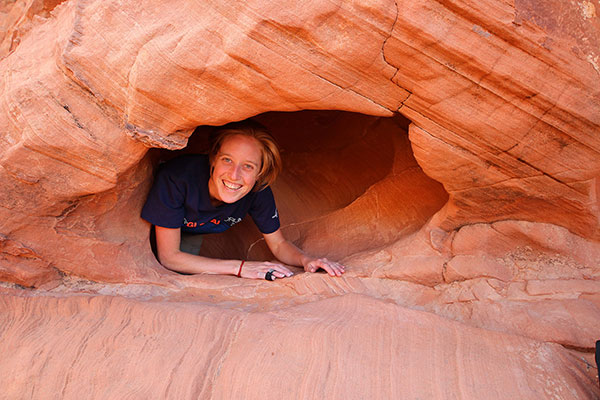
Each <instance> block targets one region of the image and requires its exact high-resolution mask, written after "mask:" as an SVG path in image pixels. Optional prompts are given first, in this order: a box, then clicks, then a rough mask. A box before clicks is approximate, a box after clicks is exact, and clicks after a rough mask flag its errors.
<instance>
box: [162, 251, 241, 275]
mask: <svg viewBox="0 0 600 400" xmlns="http://www.w3.org/2000/svg"><path fill="white" fill-rule="evenodd" d="M159 261H160V263H161V264H162V265H163V266H164V267H165V268H168V269H170V270H172V271H176V272H182V273H185V274H199V273H206V274H223V275H237V273H238V271H239V267H240V264H241V260H220V259H215V258H208V257H202V256H197V255H193V254H188V253H185V252H183V251H173V252H171V253H168V254H160V252H159Z"/></svg>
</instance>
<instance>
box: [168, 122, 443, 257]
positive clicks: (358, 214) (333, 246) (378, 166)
mask: <svg viewBox="0 0 600 400" xmlns="http://www.w3.org/2000/svg"><path fill="white" fill-rule="evenodd" d="M254 119H256V120H257V121H259V122H260V123H262V124H263V125H265V126H266V127H267V128H269V130H270V131H271V133H272V134H273V136H274V137H275V139H276V140H277V142H278V144H279V145H280V148H281V155H282V158H283V165H284V169H283V172H282V173H281V175H280V176H279V177H278V179H277V181H276V182H275V184H274V185H273V186H272V189H273V193H274V194H275V200H276V202H277V207H278V210H279V216H280V220H281V229H282V231H283V233H284V235H285V237H286V238H287V239H289V240H291V241H293V242H294V243H296V244H297V245H298V246H300V247H301V248H302V249H304V250H305V251H307V252H308V253H310V254H313V255H317V256H321V257H329V258H332V259H336V260H341V259H343V258H344V257H346V256H348V255H351V254H356V253H359V252H362V251H365V250H371V249H376V248H379V247H382V246H385V245H387V244H390V243H391V242H394V241H396V240H398V239H400V238H402V237H403V236H406V235H408V234H411V233H413V232H415V231H417V230H418V229H419V228H420V227H422V226H423V225H424V224H425V222H427V220H428V219H429V218H430V217H431V216H432V215H433V214H434V213H435V212H437V211H438V210H439V209H440V208H441V207H442V206H443V205H444V204H445V203H446V201H447V200H448V194H447V193H446V192H445V190H444V188H443V187H442V185H441V184H440V183H438V182H436V181H434V180H433V179H431V178H429V177H428V176H426V175H425V173H424V172H423V171H422V170H421V168H420V167H419V165H418V164H417V162H416V160H415V158H414V156H413V152H412V149H411V146H410V142H409V140H408V133H407V131H408V124H409V123H410V121H409V120H407V119H406V118H404V117H403V116H401V115H396V116H394V117H392V118H384V117H373V116H368V115H363V114H357V113H351V112H344V111H298V112H268V113H265V114H261V115H258V116H256V117H254ZM212 129H213V127H205V126H203V127H198V128H197V129H196V131H195V132H194V134H193V135H192V137H191V138H190V140H189V143H188V146H187V147H186V148H185V149H183V150H180V151H167V150H160V157H159V158H160V159H162V160H166V159H170V158H172V157H174V156H176V155H179V154H182V153H207V149H208V135H209V133H210V132H211V131H212ZM201 254H202V255H204V256H207V257H215V258H238V259H242V258H245V259H248V260H261V259H262V260H265V259H266V260H268V259H272V258H273V256H272V254H271V253H270V251H269V250H268V248H267V246H266V244H265V243H264V240H263V239H262V235H261V234H260V232H259V231H258V229H257V228H256V227H255V225H254V223H253V222H252V219H251V218H250V217H247V218H245V219H244V220H243V221H242V222H241V223H239V224H237V225H236V226H234V227H232V228H231V229H229V230H228V231H226V232H225V233H221V234H210V235H206V236H205V238H204V241H203V244H202V251H201Z"/></svg>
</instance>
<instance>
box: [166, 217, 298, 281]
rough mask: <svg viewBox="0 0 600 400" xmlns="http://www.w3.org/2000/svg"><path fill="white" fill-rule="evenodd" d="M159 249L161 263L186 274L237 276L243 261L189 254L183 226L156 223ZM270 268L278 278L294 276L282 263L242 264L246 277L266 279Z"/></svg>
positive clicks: (243, 274)
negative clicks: (183, 242)
mask: <svg viewBox="0 0 600 400" xmlns="http://www.w3.org/2000/svg"><path fill="white" fill-rule="evenodd" d="M155 229H156V248H157V250H158V259H159V261H160V263H161V264H162V265H163V266H164V267H165V268H168V269H170V270H172V271H176V272H183V273H186V274H199V273H207V274H222V275H237V273H238V271H239V270H240V265H241V263H242V261H241V260H220V259H215V258H208V257H202V256H197V255H193V254H189V253H185V252H183V251H181V250H179V246H180V241H181V229H180V228H176V229H171V228H163V227H161V226H155ZM269 270H275V272H273V275H275V276H276V277H278V278H284V277H286V276H291V275H293V273H292V271H290V270H289V269H288V268H286V267H285V266H283V265H281V264H276V263H270V262H258V261H245V262H244V265H243V266H242V270H241V276H242V277H243V278H251V279H264V278H265V275H266V273H267V272H268V271H269Z"/></svg>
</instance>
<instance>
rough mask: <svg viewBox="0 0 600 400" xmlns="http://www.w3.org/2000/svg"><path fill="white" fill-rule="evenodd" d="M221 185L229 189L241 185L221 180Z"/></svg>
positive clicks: (235, 188)
mask: <svg viewBox="0 0 600 400" xmlns="http://www.w3.org/2000/svg"><path fill="white" fill-rule="evenodd" d="M222 182H223V185H224V186H225V187H226V188H227V189H229V190H239V189H240V188H241V187H242V185H240V184H238V183H233V182H227V181H222Z"/></svg>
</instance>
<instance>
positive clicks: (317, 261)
mask: <svg viewBox="0 0 600 400" xmlns="http://www.w3.org/2000/svg"><path fill="white" fill-rule="evenodd" d="M302 264H303V266H304V270H305V271H306V272H317V271H318V270H319V269H324V270H325V271H326V272H327V273H328V274H329V275H331V276H342V274H343V273H344V272H345V269H346V267H344V266H343V265H342V264H339V263H336V262H335V261H329V260H328V259H326V258H307V259H306V260H303V262H302Z"/></svg>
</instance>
